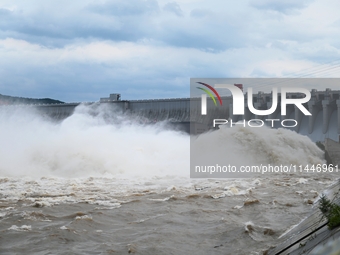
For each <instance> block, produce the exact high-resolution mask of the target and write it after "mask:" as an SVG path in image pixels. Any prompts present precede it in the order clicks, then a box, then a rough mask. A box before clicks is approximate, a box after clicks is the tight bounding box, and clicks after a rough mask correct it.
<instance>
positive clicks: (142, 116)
mask: <svg viewBox="0 0 340 255" xmlns="http://www.w3.org/2000/svg"><path fill="white" fill-rule="evenodd" d="M339 95H340V91H339V90H330V89H326V90H324V91H317V90H315V89H313V90H311V99H310V100H309V102H308V103H305V104H304V106H305V107H306V109H308V111H310V112H311V113H312V116H305V115H303V114H302V112H301V111H300V110H299V109H298V108H297V107H296V106H294V105H287V115H286V117H285V118H287V119H294V120H296V121H297V126H296V127H294V128H290V129H292V130H294V131H296V132H297V133H300V134H302V135H306V136H308V137H310V138H311V140H313V141H324V140H325V139H326V138H330V139H333V140H335V141H338V140H339V135H340V116H339V115H340V96H339ZM244 96H245V105H244V112H245V114H244V115H233V98H232V97H231V96H223V97H221V100H222V102H223V105H222V106H219V107H216V106H215V105H214V103H213V101H212V100H211V99H209V98H208V100H207V112H208V113H209V114H208V115H207V116H204V115H202V114H201V98H199V97H197V98H172V99H151V100H120V95H119V94H111V95H110V97H108V98H101V99H100V101H99V102H89V103H63V104H46V105H2V106H1V107H0V108H1V110H4V109H9V108H13V107H19V108H22V107H28V108H33V109H35V110H37V111H38V112H39V113H41V114H43V115H47V116H49V117H51V118H53V119H57V120H63V119H65V118H67V117H69V116H70V115H72V114H73V112H74V110H75V108H76V107H77V106H79V105H81V104H82V105H105V106H106V107H108V108H109V109H110V110H111V111H113V112H120V113H122V114H124V115H126V116H129V117H133V118H138V119H139V120H141V121H142V122H144V123H155V122H160V121H167V122H170V123H173V124H176V125H179V126H182V127H183V130H185V131H187V132H189V130H190V133H191V134H199V133H203V132H205V131H208V130H210V129H212V128H213V119H215V118H220V116H223V118H224V119H230V120H232V121H233V122H240V121H248V120H251V119H258V120H262V121H265V120H266V119H277V120H282V119H283V116H281V107H280V102H281V98H280V96H279V97H278V107H277V109H276V111H275V112H274V113H272V114H270V115H268V116H256V115H254V114H252V113H251V112H250V111H249V109H248V105H247V94H245V95H244ZM299 97H301V94H299V93H289V94H287V98H299ZM253 105H254V107H255V108H256V109H259V110H265V109H269V108H270V107H271V105H272V93H263V92H259V93H256V94H253ZM278 123H279V121H277V122H275V124H274V126H273V127H274V128H279V127H280V125H279V124H278Z"/></svg>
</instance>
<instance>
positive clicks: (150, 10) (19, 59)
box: [0, 0, 340, 102]
mask: <svg viewBox="0 0 340 255" xmlns="http://www.w3.org/2000/svg"><path fill="white" fill-rule="evenodd" d="M339 10H340V1H337V0H322V1H321V0H315V1H313V0H299V1H296V0H282V1H281V0H240V1H236V0H235V1H231V0H229V1H226V0H210V1H205V0H177V1H168V0H96V1H95V0H72V1H70V0H49V1H46V0H30V1H27V0H0V94H3V95H12V96H22V97H33V98H42V97H50V98H55V99H59V100H62V101H66V102H72V101H98V100H99V98H100V97H105V96H107V95H108V94H109V93H115V92H118V93H121V94H122V99H142V98H169V97H188V96H189V83H190V78H197V77H207V78H208V77H216V78H217V77H218V78H223V77H340V51H339V48H340V17H339Z"/></svg>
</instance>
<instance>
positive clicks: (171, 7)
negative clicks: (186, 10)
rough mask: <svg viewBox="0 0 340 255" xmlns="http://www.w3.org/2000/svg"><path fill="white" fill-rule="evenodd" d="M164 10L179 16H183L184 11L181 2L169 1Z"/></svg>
mask: <svg viewBox="0 0 340 255" xmlns="http://www.w3.org/2000/svg"><path fill="white" fill-rule="evenodd" d="M163 10H165V11H168V12H171V13H174V14H175V15H177V16H178V17H182V16H183V11H182V9H181V7H180V6H179V4H178V3H176V2H170V3H167V4H166V5H164V7H163Z"/></svg>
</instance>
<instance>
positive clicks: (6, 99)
mask: <svg viewBox="0 0 340 255" xmlns="http://www.w3.org/2000/svg"><path fill="white" fill-rule="evenodd" d="M63 103H64V102H62V101H59V100H55V99H51V98H41V99H35V98H25V97H12V96H5V95H1V94H0V105H10V104H63Z"/></svg>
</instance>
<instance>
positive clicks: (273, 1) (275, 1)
mask: <svg viewBox="0 0 340 255" xmlns="http://www.w3.org/2000/svg"><path fill="white" fill-rule="evenodd" d="M312 1H313V0H301V1H294V0H253V1H251V2H250V4H251V6H253V7H255V8H257V9H262V10H272V11H277V12H281V13H285V14H291V13H294V11H296V10H299V9H303V8H305V7H307V6H308V4H310V3H311V2H312Z"/></svg>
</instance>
